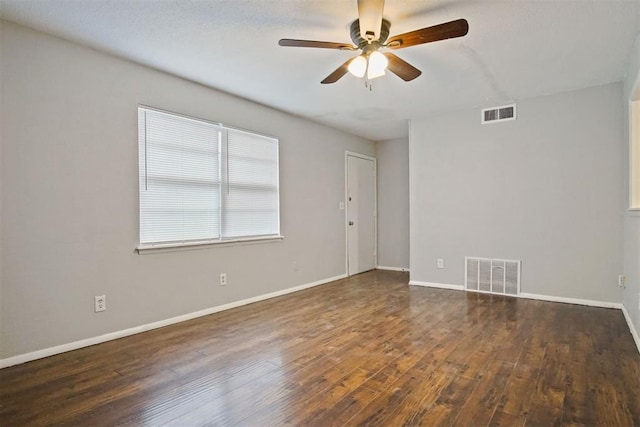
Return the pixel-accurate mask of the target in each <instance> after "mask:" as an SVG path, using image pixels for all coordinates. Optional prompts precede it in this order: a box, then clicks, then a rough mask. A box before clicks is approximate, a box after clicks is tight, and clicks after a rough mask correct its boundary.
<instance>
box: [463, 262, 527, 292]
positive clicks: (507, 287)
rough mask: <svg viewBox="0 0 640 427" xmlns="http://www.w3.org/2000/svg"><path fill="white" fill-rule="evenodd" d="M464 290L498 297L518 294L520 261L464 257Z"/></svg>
mask: <svg viewBox="0 0 640 427" xmlns="http://www.w3.org/2000/svg"><path fill="white" fill-rule="evenodd" d="M464 260H465V263H464V265H465V271H464V288H465V290H467V291H473V292H484V293H490V294H499V295H513V296H516V295H519V294H520V261H513V260H507V259H490V258H472V257H465V259H464Z"/></svg>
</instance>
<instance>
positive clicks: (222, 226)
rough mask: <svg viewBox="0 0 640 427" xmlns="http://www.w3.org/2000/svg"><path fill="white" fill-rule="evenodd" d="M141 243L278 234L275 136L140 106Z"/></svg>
mask: <svg viewBox="0 0 640 427" xmlns="http://www.w3.org/2000/svg"><path fill="white" fill-rule="evenodd" d="M138 126H139V128H138V146H139V171H140V174H139V186H140V244H141V246H142V247H144V246H154V245H163V246H165V245H166V246H180V245H187V244H194V243H195V244H197V243H209V242H211V243H215V242H220V241H223V240H230V239H239V238H242V239H245V238H253V237H256V238H258V237H265V236H278V235H279V233H280V226H279V193H278V140H277V139H275V138H271V137H266V136H262V135H256V134H253V133H250V132H246V131H239V130H236V129H228V128H225V127H224V126H222V125H218V124H214V123H210V122H206V121H202V120H197V119H192V118H188V117H183V116H179V115H174V114H170V113H166V112H161V111H157V110H153V109H149V108H144V107H139V109H138Z"/></svg>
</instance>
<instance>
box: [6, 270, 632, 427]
mask: <svg viewBox="0 0 640 427" xmlns="http://www.w3.org/2000/svg"><path fill="white" fill-rule="evenodd" d="M407 280H408V276H407V275H406V273H395V272H384V271H372V272H369V273H365V274H361V275H359V276H355V277H352V278H350V279H345V280H340V281H337V282H334V283H331V284H328V285H323V286H320V287H317V288H313V289H309V290H305V291H301V292H297V293H295V294H290V295H287V296H283V297H280V298H276V299H271V300H268V301H263V302H259V303H256V304H251V305H248V306H244V307H240V308H237V309H234V310H229V311H225V312H221V313H217V314H214V315H210V316H206V317H202V318H199V319H195V320H192V321H188V322H184V323H181V324H178V325H173V326H168V327H165V328H162V329H157V330H154V331H150V332H146V333H144V334H139V335H135V336H131V337H127V338H123V339H120V340H116V341H111V342H108V343H104V344H100V345H96V346H93V347H88V348H84V349H80V350H76V351H73V352H69V353H65V354H61V355H57V356H53V357H49V358H46V359H42V360H39V361H34V362H31V363H27V364H24V365H19V366H14V367H11V368H6V369H3V370H1V371H0V424H1V425H2V426H22V425H28V426H38V425H52V424H53V425H86V426H110V425H153V426H156V425H175V426H192V425H248V426H267V425H278V426H279V425H292V426H293V425H301V426H331V425H371V426H374V425H378V426H399V425H444V426H449V425H454V426H486V425H500V426H522V425H527V426H552V425H583V426H640V355H639V354H638V351H637V349H636V348H635V344H634V342H633V339H632V337H631V334H630V332H629V329H628V327H627V325H626V323H625V320H624V317H623V315H622V313H621V312H620V311H619V310H613V309H602V308H592V307H584V306H575V305H568V304H559V303H549V302H541V301H533V300H525V299H516V298H509V297H498V296H490V295H479V294H472V293H464V292H459V291H449V290H441V289H429V288H420V287H409V286H407Z"/></svg>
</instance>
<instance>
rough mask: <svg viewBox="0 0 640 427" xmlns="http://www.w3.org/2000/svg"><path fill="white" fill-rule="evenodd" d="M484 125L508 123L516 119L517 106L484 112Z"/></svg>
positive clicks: (488, 109) (485, 110) (487, 109)
mask: <svg viewBox="0 0 640 427" xmlns="http://www.w3.org/2000/svg"><path fill="white" fill-rule="evenodd" d="M481 119H482V121H481V122H482V124H486V123H498V122H506V121H508V120H515V119H516V104H512V105H503V106H502V107H494V108H485V109H484V110H482V117H481Z"/></svg>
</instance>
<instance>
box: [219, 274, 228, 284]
mask: <svg viewBox="0 0 640 427" xmlns="http://www.w3.org/2000/svg"><path fill="white" fill-rule="evenodd" d="M226 285H227V273H222V274H220V286H226Z"/></svg>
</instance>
